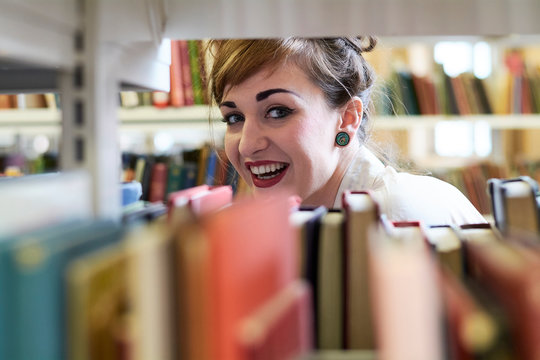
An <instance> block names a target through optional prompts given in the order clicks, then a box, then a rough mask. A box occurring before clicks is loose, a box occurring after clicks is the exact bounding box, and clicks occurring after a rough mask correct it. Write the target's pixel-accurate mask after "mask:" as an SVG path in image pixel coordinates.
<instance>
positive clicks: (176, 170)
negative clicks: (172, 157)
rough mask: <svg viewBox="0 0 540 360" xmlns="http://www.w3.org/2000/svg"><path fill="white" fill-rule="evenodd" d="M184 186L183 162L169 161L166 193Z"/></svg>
mask: <svg viewBox="0 0 540 360" xmlns="http://www.w3.org/2000/svg"><path fill="white" fill-rule="evenodd" d="M181 188H182V164H175V163H172V162H171V163H169V166H168V172H167V190H166V193H167V194H170V193H172V192H175V191H178V190H180V189H181Z"/></svg>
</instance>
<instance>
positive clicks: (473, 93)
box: [375, 65, 494, 116]
mask: <svg viewBox="0 0 540 360" xmlns="http://www.w3.org/2000/svg"><path fill="white" fill-rule="evenodd" d="M436 69H437V70H436V72H435V73H434V75H433V76H418V75H415V74H414V73H412V72H410V71H407V70H396V71H394V72H393V74H392V76H391V78H390V79H386V80H384V82H383V84H382V91H381V93H380V94H377V95H376V99H375V106H376V113H377V114H380V115H400V116H401V115H472V114H492V113H494V109H493V106H492V104H491V100H490V97H489V92H488V89H487V86H486V83H485V81H484V80H483V79H479V78H477V77H475V76H474V75H473V74H471V73H462V74H460V75H458V76H455V77H451V76H448V75H447V74H446V73H445V72H444V71H443V69H442V67H441V66H440V65H438V66H436Z"/></svg>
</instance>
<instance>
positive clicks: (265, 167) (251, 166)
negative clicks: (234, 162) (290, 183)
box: [245, 161, 289, 188]
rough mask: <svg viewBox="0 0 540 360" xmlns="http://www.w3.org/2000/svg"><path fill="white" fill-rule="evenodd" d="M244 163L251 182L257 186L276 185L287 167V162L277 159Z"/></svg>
mask: <svg viewBox="0 0 540 360" xmlns="http://www.w3.org/2000/svg"><path fill="white" fill-rule="evenodd" d="M245 165H246V167H247V169H248V170H249V172H250V174H251V179H252V181H253V184H254V185H255V186H256V187H259V188H267V187H271V186H274V185H276V184H277V183H279V182H280V181H281V179H283V177H284V176H285V174H286V173H287V170H288V168H289V164H287V163H283V162H279V161H257V162H247V163H246V164H245Z"/></svg>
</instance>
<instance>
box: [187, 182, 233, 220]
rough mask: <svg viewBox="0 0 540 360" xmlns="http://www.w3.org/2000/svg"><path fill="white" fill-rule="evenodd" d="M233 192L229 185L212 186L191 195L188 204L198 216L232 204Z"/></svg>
mask: <svg viewBox="0 0 540 360" xmlns="http://www.w3.org/2000/svg"><path fill="white" fill-rule="evenodd" d="M232 200H233V192H232V188H231V187H230V186H228V185H221V186H211V187H209V188H208V189H207V190H206V191H199V192H197V193H195V194H193V195H192V196H190V198H189V201H188V206H189V208H190V209H191V211H192V212H193V213H194V214H196V215H197V216H202V215H204V214H207V213H212V212H216V211H218V210H220V209H222V208H224V207H226V206H228V205H231V204H232Z"/></svg>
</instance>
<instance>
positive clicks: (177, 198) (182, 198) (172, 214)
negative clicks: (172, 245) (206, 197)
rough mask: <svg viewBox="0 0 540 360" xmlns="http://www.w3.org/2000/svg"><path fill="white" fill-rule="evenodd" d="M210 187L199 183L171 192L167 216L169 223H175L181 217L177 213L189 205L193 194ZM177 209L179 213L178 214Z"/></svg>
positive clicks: (168, 199)
mask: <svg viewBox="0 0 540 360" xmlns="http://www.w3.org/2000/svg"><path fill="white" fill-rule="evenodd" d="M209 188H210V187H209V186H208V185H199V186H194V187H191V188H187V189H183V190H178V191H175V192H172V193H170V194H169V197H168V198H167V211H168V214H167V217H168V221H169V223H174V222H175V221H176V220H177V219H178V220H179V219H180V217H181V216H177V215H180V214H179V213H182V212H183V209H184V208H185V207H186V206H187V204H188V203H189V199H190V198H191V197H192V196H194V195H196V194H197V193H199V192H206V191H208V189H209ZM177 211H178V214H176V212H177Z"/></svg>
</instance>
